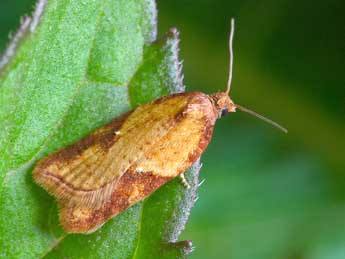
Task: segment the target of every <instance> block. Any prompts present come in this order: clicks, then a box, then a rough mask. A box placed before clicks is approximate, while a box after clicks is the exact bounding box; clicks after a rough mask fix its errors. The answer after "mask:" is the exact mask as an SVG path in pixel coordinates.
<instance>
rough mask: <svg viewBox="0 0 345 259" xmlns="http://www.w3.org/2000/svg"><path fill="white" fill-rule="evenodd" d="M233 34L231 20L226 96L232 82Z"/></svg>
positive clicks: (232, 22)
mask: <svg viewBox="0 0 345 259" xmlns="http://www.w3.org/2000/svg"><path fill="white" fill-rule="evenodd" d="M234 32H235V19H234V18H231V27H230V36H229V54H230V57H229V61H230V62H229V78H228V85H227V88H226V91H225V93H226V94H227V95H229V93H230V88H231V80H232V64H233V61H234V53H233V50H232V41H233V38H234Z"/></svg>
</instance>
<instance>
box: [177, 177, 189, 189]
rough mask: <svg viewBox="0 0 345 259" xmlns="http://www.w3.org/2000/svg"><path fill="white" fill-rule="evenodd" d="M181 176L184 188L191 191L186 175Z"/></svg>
mask: <svg viewBox="0 0 345 259" xmlns="http://www.w3.org/2000/svg"><path fill="white" fill-rule="evenodd" d="M179 176H180V178H181V181H182V184H183V186H184V187H185V188H186V189H189V188H190V185H189V183H188V181H187V179H186V178H185V177H184V173H182V174H180V175H179Z"/></svg>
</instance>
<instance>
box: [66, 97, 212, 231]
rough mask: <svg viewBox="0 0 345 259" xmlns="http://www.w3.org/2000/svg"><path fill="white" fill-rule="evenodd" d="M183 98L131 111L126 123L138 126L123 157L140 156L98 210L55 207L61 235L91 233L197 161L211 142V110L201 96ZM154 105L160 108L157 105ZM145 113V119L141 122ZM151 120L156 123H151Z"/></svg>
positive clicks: (67, 205)
mask: <svg viewBox="0 0 345 259" xmlns="http://www.w3.org/2000/svg"><path fill="white" fill-rule="evenodd" d="M183 98H184V100H180V97H179V96H178V95H177V96H176V95H175V96H171V97H169V98H165V99H162V100H161V99H159V100H158V101H157V102H156V103H154V105H153V106H149V107H146V108H148V109H146V110H145V114H142V113H141V112H144V110H141V109H142V108H140V110H139V111H140V113H137V116H136V115H135V112H134V113H133V115H132V116H134V117H133V118H132V122H134V120H138V121H136V122H135V125H138V127H139V129H136V130H135V132H136V134H138V136H137V137H136V138H135V136H134V135H131V137H132V141H134V144H133V145H128V147H127V149H126V150H125V152H124V153H126V154H130V153H131V152H132V151H133V152H138V150H140V151H142V152H140V156H137V159H136V161H134V162H132V163H131V165H130V166H129V167H128V168H127V169H126V170H125V173H123V174H122V176H121V177H120V178H119V179H118V181H117V184H116V186H115V188H114V189H113V193H112V195H111V198H110V199H109V200H108V201H107V202H104V203H103V205H102V206H101V207H100V208H89V207H82V206H75V205H73V204H70V203H69V204H62V206H60V209H61V210H60V222H61V225H62V226H63V227H64V229H65V230H66V231H68V232H79V233H80V232H81V233H85V232H92V231H94V230H95V229H97V228H99V227H100V226H101V225H102V224H103V223H104V222H105V221H107V220H108V219H110V218H112V217H114V216H116V215H117V214H118V213H119V212H121V211H123V210H124V209H126V208H128V207H130V206H132V205H133V204H135V203H136V202H138V201H140V200H142V199H144V198H145V197H147V196H148V195H150V194H151V193H152V192H154V191H155V190H156V189H157V188H159V187H160V186H161V185H163V184H164V183H165V182H167V181H169V180H171V179H172V178H174V177H176V176H177V175H178V174H180V173H182V172H184V171H185V170H186V169H187V168H189V167H190V166H191V164H192V163H193V162H195V160H196V159H198V158H199V156H200V155H201V153H202V152H203V151H204V150H205V148H206V146H207V145H208V143H209V141H210V139H211V135H212V132H213V126H214V122H215V118H216V116H217V112H216V111H214V110H213V107H212V104H211V103H210V100H209V98H208V97H207V96H206V95H204V94H201V93H198V94H189V95H187V94H185V96H184V97H183ZM160 102H162V103H164V106H162V105H159V104H160ZM169 110H170V111H169ZM158 114H162V116H161V115H158ZM146 115H149V116H148V117H150V120H148V118H146V119H144V118H143V116H144V117H145V116H146ZM132 116H131V117H132ZM129 120H130V118H129V119H128V121H129ZM139 120H140V121H141V122H139ZM156 120H157V122H159V123H158V124H155V123H154V121H156ZM145 121H147V122H148V123H147V124H146V126H145V127H140V126H139V125H141V123H144V122H145ZM123 128H125V124H124V126H123ZM142 131H143V132H142ZM123 134H124V133H123ZM142 137H144V138H145V141H144V142H141V141H140V138H142ZM131 143H132V142H131ZM116 145H119V143H117V144H116ZM142 145H144V146H142ZM118 147H121V146H120V145H119V146H118ZM123 148H126V147H123ZM119 152H120V151H119ZM120 158H121V157H120Z"/></svg>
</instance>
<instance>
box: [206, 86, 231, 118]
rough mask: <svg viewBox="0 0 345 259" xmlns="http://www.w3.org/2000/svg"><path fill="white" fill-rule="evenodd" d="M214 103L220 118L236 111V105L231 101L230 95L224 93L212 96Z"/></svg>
mask: <svg viewBox="0 0 345 259" xmlns="http://www.w3.org/2000/svg"><path fill="white" fill-rule="evenodd" d="M210 97H211V100H212V103H213V105H214V107H215V108H216V110H217V112H218V118H220V117H223V116H225V115H226V114H228V113H229V112H235V111H236V105H235V104H234V102H233V101H232V100H231V99H230V97H229V95H228V94H227V93H226V92H224V93H215V94H212V95H210Z"/></svg>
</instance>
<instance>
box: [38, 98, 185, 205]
mask: <svg viewBox="0 0 345 259" xmlns="http://www.w3.org/2000/svg"><path fill="white" fill-rule="evenodd" d="M187 102H188V100H187V98H186V97H184V96H176V97H175V98H168V99H167V100H166V101H164V100H163V99H159V100H158V101H156V102H154V103H149V104H145V105H142V106H139V107H138V108H137V109H135V110H134V111H133V112H130V113H127V114H125V115H123V116H121V117H119V118H117V119H115V120H113V121H112V122H110V123H109V124H107V125H106V126H104V127H102V128H100V129H98V130H96V131H95V132H94V133H92V134H91V135H89V136H87V137H86V138H84V139H83V140H81V141H79V142H77V143H75V144H73V145H71V146H68V147H66V148H64V149H62V150H60V151H57V152H56V153H53V154H52V155H50V156H48V157H46V158H45V159H43V160H42V161H41V162H39V164H38V165H37V166H36V168H35V169H34V172H33V176H34V180H35V181H36V182H37V183H38V184H40V185H41V186H42V187H43V188H45V189H46V190H47V191H48V192H49V193H51V194H52V195H54V196H55V197H56V198H57V199H58V201H59V202H60V206H61V204H64V206H65V205H68V206H73V207H86V208H90V209H91V208H92V209H98V208H100V207H101V206H102V205H103V204H104V203H105V202H106V201H108V200H109V199H110V198H111V195H112V192H113V190H114V189H115V186H116V184H117V182H118V180H119V179H120V178H121V176H122V175H123V174H124V173H125V172H126V171H127V170H128V169H129V168H130V167H135V166H136V164H137V163H139V161H141V159H142V158H143V156H144V154H145V153H147V152H148V151H149V150H151V149H152V146H154V145H155V143H156V142H157V141H159V140H160V139H161V138H162V137H163V136H164V135H166V134H167V132H168V131H169V129H170V128H171V127H172V126H173V125H174V124H175V123H176V120H175V116H176V114H179V113H180V111H182V110H183V109H184V108H185V106H186V105H187Z"/></svg>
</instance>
